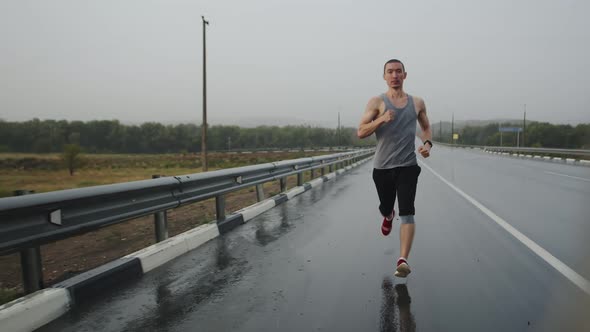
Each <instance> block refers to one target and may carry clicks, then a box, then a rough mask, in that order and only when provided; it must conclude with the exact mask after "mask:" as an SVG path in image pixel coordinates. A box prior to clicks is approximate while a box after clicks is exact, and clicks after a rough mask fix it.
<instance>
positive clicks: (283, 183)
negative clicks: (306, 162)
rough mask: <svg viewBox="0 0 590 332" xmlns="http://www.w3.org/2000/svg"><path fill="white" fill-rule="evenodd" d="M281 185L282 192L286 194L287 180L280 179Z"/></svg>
mask: <svg viewBox="0 0 590 332" xmlns="http://www.w3.org/2000/svg"><path fill="white" fill-rule="evenodd" d="M279 185H280V186H281V192H282V193H284V192H285V191H286V190H287V178H280V179H279Z"/></svg>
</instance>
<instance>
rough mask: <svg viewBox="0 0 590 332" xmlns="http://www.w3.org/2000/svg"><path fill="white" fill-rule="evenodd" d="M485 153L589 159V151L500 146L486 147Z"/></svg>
mask: <svg viewBox="0 0 590 332" xmlns="http://www.w3.org/2000/svg"><path fill="white" fill-rule="evenodd" d="M484 150H486V151H495V152H510V153H514V152H516V153H530V154H552V155H568V156H580V157H586V158H589V157H590V150H582V149H548V148H517V147H502V146H486V147H484Z"/></svg>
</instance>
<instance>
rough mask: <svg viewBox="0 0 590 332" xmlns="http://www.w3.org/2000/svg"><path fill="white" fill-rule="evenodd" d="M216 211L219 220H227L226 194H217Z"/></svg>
mask: <svg viewBox="0 0 590 332" xmlns="http://www.w3.org/2000/svg"><path fill="white" fill-rule="evenodd" d="M215 213H216V214H217V221H218V222H220V221H223V220H225V196H224V195H217V196H215Z"/></svg>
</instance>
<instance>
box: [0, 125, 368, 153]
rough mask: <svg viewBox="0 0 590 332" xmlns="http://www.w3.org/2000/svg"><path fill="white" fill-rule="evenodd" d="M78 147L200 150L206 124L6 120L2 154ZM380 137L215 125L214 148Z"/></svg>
mask: <svg viewBox="0 0 590 332" xmlns="http://www.w3.org/2000/svg"><path fill="white" fill-rule="evenodd" d="M72 144H73V145H78V146H80V147H81V148H82V150H83V151H84V152H87V153H175V152H200V150H201V127H200V126H198V125H195V124H178V125H163V124H161V123H155V122H148V123H143V124H141V125H125V124H121V123H120V122H119V121H117V120H108V121H88V122H82V121H65V120H61V121H55V120H39V119H33V120H30V121H24V122H8V121H2V120H0V152H33V153H46V152H62V151H63V150H64V147H65V146H67V145H72ZM373 144H375V140H374V138H372V139H366V140H360V139H358V138H357V137H356V128H340V130H339V129H338V128H333V129H330V128H319V127H311V126H284V127H277V126H259V127H255V128H241V127H238V126H223V125H217V126H210V127H209V128H208V130H207V147H208V149H209V150H217V151H224V150H236V149H246V150H247V149H258V148H313V147H336V146H367V145H373Z"/></svg>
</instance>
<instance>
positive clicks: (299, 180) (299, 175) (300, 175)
mask: <svg viewBox="0 0 590 332" xmlns="http://www.w3.org/2000/svg"><path fill="white" fill-rule="evenodd" d="M302 185H303V172H299V173H297V186H302Z"/></svg>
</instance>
